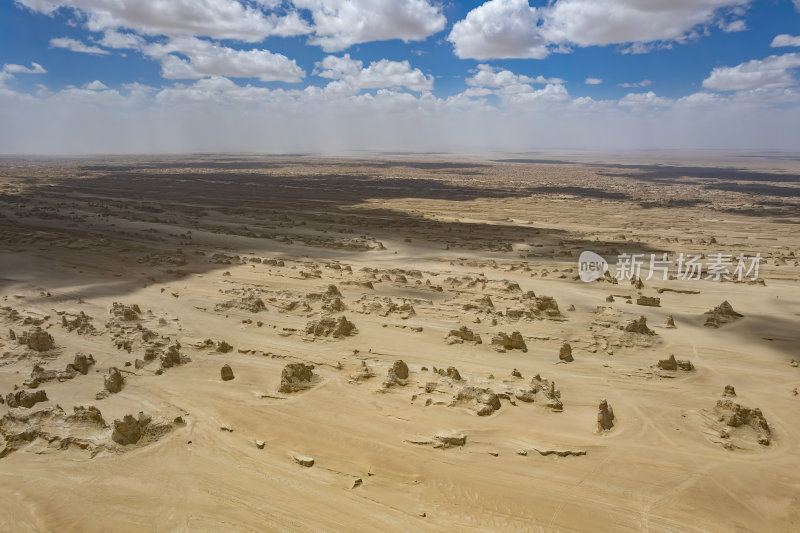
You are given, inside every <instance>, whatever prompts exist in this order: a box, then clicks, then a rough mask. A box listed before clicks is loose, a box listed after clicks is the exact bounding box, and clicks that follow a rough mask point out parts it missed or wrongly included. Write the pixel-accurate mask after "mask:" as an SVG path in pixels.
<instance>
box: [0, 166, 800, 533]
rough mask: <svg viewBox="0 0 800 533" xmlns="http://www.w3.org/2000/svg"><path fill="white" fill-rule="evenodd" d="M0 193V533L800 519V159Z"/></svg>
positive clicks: (322, 172)
mask: <svg viewBox="0 0 800 533" xmlns="http://www.w3.org/2000/svg"><path fill="white" fill-rule="evenodd" d="M0 189H1V190H2V194H1V195H0V394H1V395H2V400H1V401H0V477H2V480H3V482H2V484H0V531H120V532H122V531H195V530H203V531H222V530H224V531H261V530H274V531H334V530H337V531H340V530H347V531H375V530H381V531H609V532H610V531H615V532H618V531H697V532H700V531H714V532H716V531H719V532H722V531H792V530H796V529H797V528H798V527H800V526H798V524H800V511H798V509H800V506H799V505H798V504H799V503H800V492H799V491H798V487H799V486H800V468H798V465H800V448H798V446H797V443H798V442H799V441H800V428H798V426H797V424H796V423H795V422H793V420H796V417H797V414H798V412H800V403H799V402H800V397H798V395H797V388H798V387H799V386H800V368H798V366H797V362H796V361H800V351H798V345H800V334H799V333H798V331H800V330H798V323H800V322H799V319H800V266H799V264H800V263H798V261H800V257H798V254H800V233H798V231H797V228H798V223H799V222H800V194H798V192H800V169H798V167H797V163H796V161H792V160H788V159H780V158H776V157H772V156H769V155H764V154H753V155H752V156H751V157H748V158H743V157H739V156H737V155H724V156H722V155H720V154H714V155H713V157H711V156H708V157H705V156H704V157H700V156H696V155H695V156H694V157H693V156H690V155H679V154H669V155H668V156H664V155H658V154H657V155H652V154H650V155H647V154H639V155H625V156H622V155H617V156H612V155H606V156H600V155H596V154H594V155H593V154H588V155H587V154H582V153H570V154H560V153H559V154H553V155H548V156H547V157H543V156H542V157H540V156H530V155H527V154H511V155H509V154H504V155H502V156H497V155H486V156H452V155H447V154H438V155H431V154H428V155H420V154H405V155H401V154H391V155H386V154H384V155H381V154H372V155H369V156H350V157H328V156H315V155H307V156H304V155H286V156H255V155H241V154H230V155H225V154H219V155H210V154H207V155H185V156H114V157H112V156H104V157H92V158H30V157H26V158H23V157H4V158H2V159H0ZM587 250H588V251H592V252H595V253H596V254H599V255H600V256H602V257H604V258H605V259H607V260H608V262H609V264H610V266H611V268H610V270H609V272H608V273H607V275H605V276H601V277H600V278H599V279H596V280H594V281H591V282H585V281H583V280H581V279H580V276H579V262H578V259H579V256H580V254H581V253H582V252H583V251H587ZM626 253H627V254H633V253H640V254H646V255H647V256H648V257H649V256H650V254H655V255H657V256H658V257H662V254H667V255H668V256H669V257H671V258H673V259H674V258H676V257H678V255H679V254H681V253H683V254H701V255H703V257H704V258H708V257H709V256H711V255H712V254H730V255H731V256H732V257H735V256H737V255H738V254H740V253H744V254H746V255H748V256H754V255H755V254H760V257H761V262H760V264H759V272H758V274H757V279H751V278H752V273H751V275H750V276H748V277H747V278H746V279H744V280H741V281H740V280H738V279H735V278H732V279H730V280H729V279H725V278H724V277H723V278H722V279H719V280H717V279H713V278H712V279H706V276H705V275H704V276H703V277H702V279H681V278H680V277H678V275H677V274H678V273H677V271H676V269H675V265H672V266H671V267H670V268H669V275H668V276H667V277H666V278H665V279H664V278H662V277H661V275H660V274H657V275H655V276H652V277H650V278H648V274H649V273H650V272H649V270H648V269H647V268H646V267H645V268H644V269H643V270H642V271H641V273H640V275H639V276H636V277H634V278H632V279H630V280H628V279H617V278H615V277H613V275H612V274H613V273H614V263H615V262H616V258H617V257H618V256H620V255H621V254H626ZM617 268H619V263H617ZM704 274H705V273H704Z"/></svg>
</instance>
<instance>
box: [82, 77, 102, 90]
mask: <svg viewBox="0 0 800 533" xmlns="http://www.w3.org/2000/svg"><path fill="white" fill-rule="evenodd" d="M83 88H84V89H89V90H90V91H103V90H105V89H108V87H106V85H105V83H103V82H102V81H100V80H94V81H93V82H90V83H87V84H86V85H84V86H83Z"/></svg>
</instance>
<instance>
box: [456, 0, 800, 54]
mask: <svg viewBox="0 0 800 533" xmlns="http://www.w3.org/2000/svg"><path fill="white" fill-rule="evenodd" d="M798 1H800V0H798ZM750 2H751V0H669V1H667V0H553V1H551V2H549V3H548V5H546V6H542V7H539V8H536V7H532V6H531V5H530V4H529V2H528V0H489V1H488V2H485V3H484V4H482V5H481V6H479V7H477V8H475V9H473V10H472V11H470V12H469V13H468V14H467V16H466V17H465V18H464V19H463V20H461V21H458V22H456V23H455V24H454V25H453V29H452V31H451V32H450V35H449V36H448V40H449V41H451V42H452V43H453V45H454V51H455V54H456V55H457V56H458V57H460V58H462V59H466V58H472V59H478V60H486V59H493V58H532V59H543V58H545V57H547V56H548V54H549V53H550V52H555V51H565V52H566V51H569V45H578V46H596V45H599V46H604V45H610V44H622V45H626V46H625V47H624V48H622V49H621V51H622V52H623V53H634V54H637V53H647V52H649V51H651V50H653V49H656V48H669V47H670V46H671V43H672V42H678V43H681V42H685V41H686V40H688V39H692V38H696V37H699V36H700V35H702V34H703V33H704V32H705V31H706V28H708V27H709V26H712V25H716V26H718V27H720V28H722V29H723V30H724V31H741V30H744V29H745V23H744V21H743V19H742V18H741V17H742V16H743V15H744V13H745V10H744V7H746V6H747V5H748V4H749V3H750Z"/></svg>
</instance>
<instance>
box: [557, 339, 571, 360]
mask: <svg viewBox="0 0 800 533" xmlns="http://www.w3.org/2000/svg"><path fill="white" fill-rule="evenodd" d="M558 359H559V360H560V361H564V362H565V363H571V362H572V361H574V360H575V359H574V358H573V357H572V346H570V345H569V343H567V342H565V343H564V344H562V345H561V349H560V350H559V351H558Z"/></svg>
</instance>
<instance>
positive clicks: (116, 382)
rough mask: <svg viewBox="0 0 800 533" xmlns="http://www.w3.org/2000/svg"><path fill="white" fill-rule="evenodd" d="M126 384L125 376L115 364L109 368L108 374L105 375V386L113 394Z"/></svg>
mask: <svg viewBox="0 0 800 533" xmlns="http://www.w3.org/2000/svg"><path fill="white" fill-rule="evenodd" d="M124 384H125V378H124V377H123V376H122V373H121V372H120V371H119V369H118V368H117V367H115V366H112V367H111V368H109V369H108V374H106V375H105V376H103V388H104V389H105V390H106V391H107V392H109V393H111V394H116V393H118V392H119V391H121V390H122V386H123V385H124Z"/></svg>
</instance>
